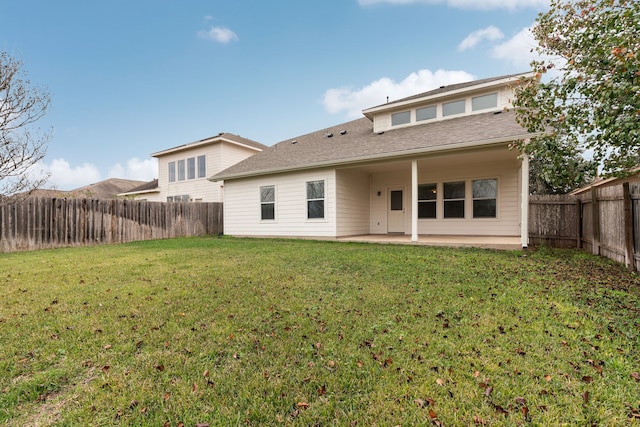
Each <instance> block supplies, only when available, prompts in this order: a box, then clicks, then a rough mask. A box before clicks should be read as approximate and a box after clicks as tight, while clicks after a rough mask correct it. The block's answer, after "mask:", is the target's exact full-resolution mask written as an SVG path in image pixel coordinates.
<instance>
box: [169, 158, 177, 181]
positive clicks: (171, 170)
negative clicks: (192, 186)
mask: <svg viewBox="0 0 640 427" xmlns="http://www.w3.org/2000/svg"><path fill="white" fill-rule="evenodd" d="M169 182H176V162H169Z"/></svg>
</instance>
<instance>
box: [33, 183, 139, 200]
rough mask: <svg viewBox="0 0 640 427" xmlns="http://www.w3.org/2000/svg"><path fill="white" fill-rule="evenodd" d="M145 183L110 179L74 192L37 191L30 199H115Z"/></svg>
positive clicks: (34, 191)
mask: <svg viewBox="0 0 640 427" xmlns="http://www.w3.org/2000/svg"><path fill="white" fill-rule="evenodd" d="M142 184H144V181H136V180H131V179H122V178H109V179H105V180H103V181H99V182H96V183H93V184H89V185H85V186H84V187H80V188H76V189H74V190H55V189H35V190H33V191H32V192H31V193H29V194H28V196H29V197H51V198H53V197H56V198H68V199H115V198H116V197H117V196H118V194H120V193H122V192H125V191H126V192H128V191H132V190H133V189H134V188H138V187H140V186H141V185H142Z"/></svg>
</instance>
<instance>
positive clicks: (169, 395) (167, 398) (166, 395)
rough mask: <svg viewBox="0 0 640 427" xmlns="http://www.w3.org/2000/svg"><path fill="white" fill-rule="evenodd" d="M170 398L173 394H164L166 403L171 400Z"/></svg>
mask: <svg viewBox="0 0 640 427" xmlns="http://www.w3.org/2000/svg"><path fill="white" fill-rule="evenodd" d="M170 397H171V393H169V392H167V393H165V394H164V396H163V399H164V401H165V402H166V401H167V400H169V398H170Z"/></svg>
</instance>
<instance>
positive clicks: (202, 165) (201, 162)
mask: <svg viewBox="0 0 640 427" xmlns="http://www.w3.org/2000/svg"><path fill="white" fill-rule="evenodd" d="M206 177H207V160H206V157H205V156H198V178H206Z"/></svg>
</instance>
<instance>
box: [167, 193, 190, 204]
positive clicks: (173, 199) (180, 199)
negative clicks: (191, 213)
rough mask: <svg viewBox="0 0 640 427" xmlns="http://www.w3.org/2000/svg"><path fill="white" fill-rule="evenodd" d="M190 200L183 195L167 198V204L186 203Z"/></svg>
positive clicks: (187, 196)
mask: <svg viewBox="0 0 640 427" xmlns="http://www.w3.org/2000/svg"><path fill="white" fill-rule="evenodd" d="M189 200H190V198H189V195H188V194H185V195H182V196H167V202H168V203H181V202H188V201H189Z"/></svg>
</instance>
